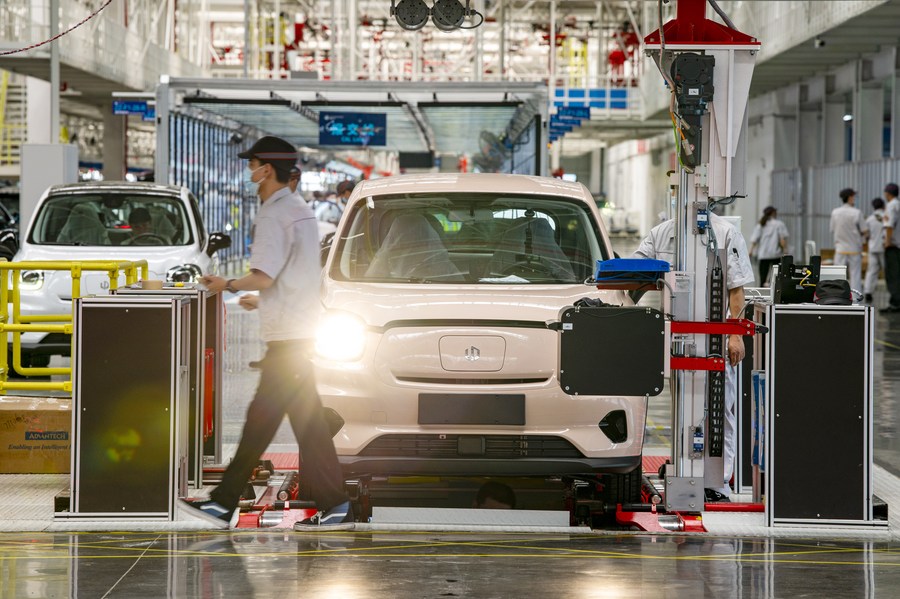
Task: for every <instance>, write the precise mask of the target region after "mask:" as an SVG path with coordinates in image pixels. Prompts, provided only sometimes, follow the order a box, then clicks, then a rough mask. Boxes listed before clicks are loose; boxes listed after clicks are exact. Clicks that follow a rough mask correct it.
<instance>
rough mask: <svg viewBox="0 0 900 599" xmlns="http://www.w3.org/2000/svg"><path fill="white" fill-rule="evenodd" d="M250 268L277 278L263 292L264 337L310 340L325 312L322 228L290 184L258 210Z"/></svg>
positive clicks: (261, 314) (261, 311)
mask: <svg viewBox="0 0 900 599" xmlns="http://www.w3.org/2000/svg"><path fill="white" fill-rule="evenodd" d="M250 268H251V269H252V270H258V271H261V272H264V273H265V274H267V275H268V276H269V277H271V278H272V279H273V280H274V283H273V285H272V286H271V287H269V288H268V289H263V290H261V291H260V292H259V317H260V329H261V336H262V339H263V341H265V342H269V341H292V340H299V339H310V338H312V337H313V336H314V335H315V329H316V324H317V323H318V320H319V316H320V312H321V310H322V302H321V299H320V297H319V292H320V283H321V271H322V269H321V267H320V265H319V232H318V226H317V224H316V217H315V214H313V211H312V209H311V208H310V207H309V206H308V205H307V204H306V202H304V201H303V200H302V199H301V198H300V196H298V195H297V194H293V193H291V190H290V189H289V188H288V187H284V188H283V189H279V190H278V191H276V192H275V193H274V194H272V195H271V196H270V197H269V198H268V199H267V200H266V201H265V202H263V203H262V205H260V207H259V211H258V212H257V213H256V218H255V219H254V221H253V241H252V245H251V248H250Z"/></svg>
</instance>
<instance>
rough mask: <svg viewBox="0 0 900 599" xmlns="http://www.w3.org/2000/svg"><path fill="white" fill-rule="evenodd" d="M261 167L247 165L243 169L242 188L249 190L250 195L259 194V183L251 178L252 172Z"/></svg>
mask: <svg viewBox="0 0 900 599" xmlns="http://www.w3.org/2000/svg"><path fill="white" fill-rule="evenodd" d="M261 168H262V167H261V166H260V167H257V168H255V169H251V168H250V167H249V166H248V167H247V168H245V169H244V174H243V181H244V188H245V189H246V190H247V191H249V192H250V193H251V194H252V195H259V183H258V182H256V181H254V180H253V173H255V172H256V171H258V170H259V169H261Z"/></svg>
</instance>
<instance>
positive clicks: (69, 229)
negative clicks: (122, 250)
mask: <svg viewBox="0 0 900 599" xmlns="http://www.w3.org/2000/svg"><path fill="white" fill-rule="evenodd" d="M56 241H57V242H58V243H72V244H84V245H109V236H108V235H107V233H106V227H105V226H103V223H102V222H100V215H99V214H98V213H97V211H96V210H94V209H93V208H92V207H91V206H89V205H88V204H76V205H75V207H74V208H72V212H71V213H70V214H69V218H68V220H67V221H66V224H65V225H63V228H62V229H61V230H60V232H59V237H57V239H56Z"/></svg>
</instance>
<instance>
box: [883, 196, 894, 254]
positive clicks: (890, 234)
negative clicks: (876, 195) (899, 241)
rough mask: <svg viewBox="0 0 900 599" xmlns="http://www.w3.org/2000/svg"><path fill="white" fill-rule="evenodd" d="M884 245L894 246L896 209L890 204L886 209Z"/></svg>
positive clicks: (887, 246)
mask: <svg viewBox="0 0 900 599" xmlns="http://www.w3.org/2000/svg"><path fill="white" fill-rule="evenodd" d="M884 247H886V248H889V247H894V210H893V209H892V208H891V205H890V204H888V207H887V210H885V211H884Z"/></svg>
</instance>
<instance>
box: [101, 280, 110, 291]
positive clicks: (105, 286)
mask: <svg viewBox="0 0 900 599" xmlns="http://www.w3.org/2000/svg"><path fill="white" fill-rule="evenodd" d="M100 288H101V289H109V282H108V281H100Z"/></svg>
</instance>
